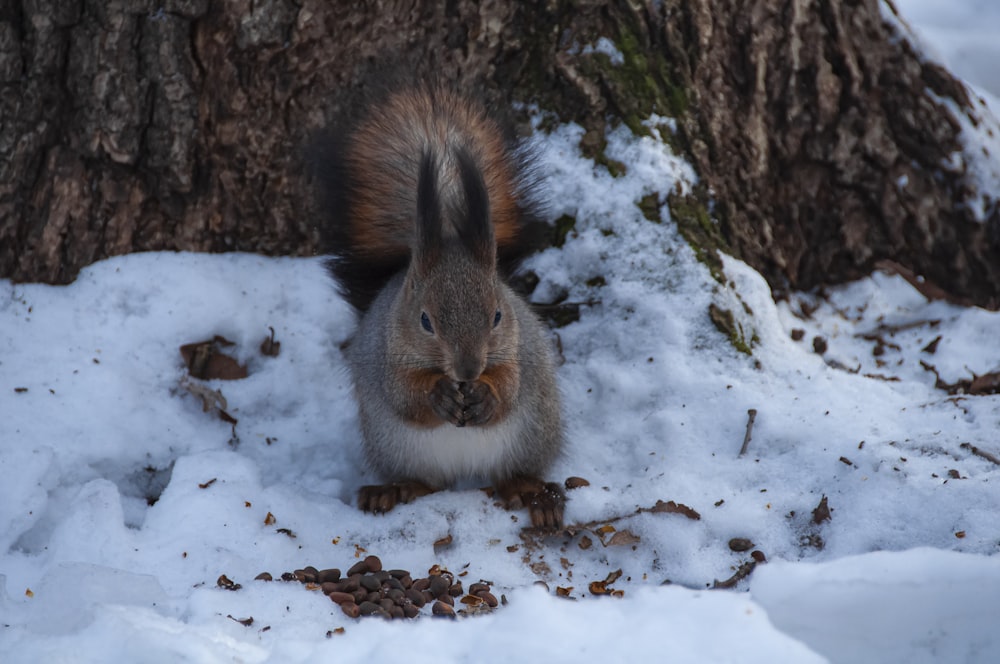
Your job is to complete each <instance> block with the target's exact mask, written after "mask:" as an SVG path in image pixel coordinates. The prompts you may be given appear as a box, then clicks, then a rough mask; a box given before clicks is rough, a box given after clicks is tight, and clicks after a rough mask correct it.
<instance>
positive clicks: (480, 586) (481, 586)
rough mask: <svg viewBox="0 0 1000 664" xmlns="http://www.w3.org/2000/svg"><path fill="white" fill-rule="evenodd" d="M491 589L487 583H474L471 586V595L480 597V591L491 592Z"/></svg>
mask: <svg viewBox="0 0 1000 664" xmlns="http://www.w3.org/2000/svg"><path fill="white" fill-rule="evenodd" d="M489 589H490V587H489V586H488V585H486V584H485V583H473V584H472V585H471V586H469V594H470V595H478V594H479V592H480V591H489Z"/></svg>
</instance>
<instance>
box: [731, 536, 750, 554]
mask: <svg viewBox="0 0 1000 664" xmlns="http://www.w3.org/2000/svg"><path fill="white" fill-rule="evenodd" d="M752 548H753V542H751V541H750V540H748V539H747V538H745V537H734V538H733V539H731V540H729V550H730V551H749V550H750V549H752Z"/></svg>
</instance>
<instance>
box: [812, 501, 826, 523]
mask: <svg viewBox="0 0 1000 664" xmlns="http://www.w3.org/2000/svg"><path fill="white" fill-rule="evenodd" d="M812 515H813V517H812V522H813V523H815V524H817V525H818V524H821V523H823V522H824V521H829V520H830V506H829V504H827V501H826V496H825V495H824V496H823V497H822V498H820V499H819V505H817V506H816V509H814V510H813V512H812Z"/></svg>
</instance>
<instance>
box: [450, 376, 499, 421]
mask: <svg viewBox="0 0 1000 664" xmlns="http://www.w3.org/2000/svg"><path fill="white" fill-rule="evenodd" d="M460 389H461V391H462V395H463V397H464V400H465V409H464V410H463V411H462V412H463V417H464V418H465V423H466V424H471V425H473V426H479V425H482V424H486V423H487V422H489V421H490V420H491V419H493V415H494V414H495V413H496V412H497V406H498V405H499V403H500V402H499V400H498V399H497V396H496V394H494V392H493V390H492V389H490V386H489V385H487V384H486V383H484V382H482V381H479V380H477V381H473V382H471V383H462V384H461V386H460Z"/></svg>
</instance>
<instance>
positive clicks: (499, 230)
mask: <svg viewBox="0 0 1000 664" xmlns="http://www.w3.org/2000/svg"><path fill="white" fill-rule="evenodd" d="M449 144H458V145H462V146H464V147H465V148H466V149H468V150H469V152H470V153H471V154H472V155H473V158H474V159H475V160H476V162H477V165H478V166H479V168H480V170H481V172H482V174H483V179H484V181H485V183H486V190H487V192H488V195H489V201H490V211H491V217H492V220H493V225H494V235H495V238H496V242H497V245H498V247H500V248H504V247H507V246H510V245H512V244H514V242H515V240H516V236H517V231H518V223H519V214H520V210H519V208H518V200H517V179H516V177H517V175H516V171H515V168H514V166H513V164H512V163H511V161H510V159H511V157H510V156H509V154H508V151H507V145H506V143H505V141H504V138H503V132H502V131H501V130H500V127H499V126H498V125H497V123H496V122H495V121H494V120H492V119H491V118H490V117H489V116H488V115H486V113H485V111H484V110H483V109H482V108H480V107H479V106H476V105H474V104H472V103H470V102H468V101H467V100H465V99H463V98H461V97H458V96H457V95H455V94H453V93H451V92H449V91H448V90H447V89H445V88H443V87H427V88H412V89H404V90H402V91H400V92H397V93H395V94H393V95H391V96H390V97H389V98H388V99H387V100H386V101H385V103H383V104H381V105H379V106H378V107H375V108H373V109H372V110H371V113H370V115H369V116H368V117H367V118H366V120H365V121H364V122H362V123H361V124H360V125H359V127H358V128H357V130H356V132H355V133H354V135H353V140H352V144H351V147H350V151H349V153H348V155H347V160H348V163H349V164H350V166H351V168H352V170H353V172H354V177H355V178H356V180H357V181H358V182H364V183H365V188H364V189H362V190H359V191H358V192H357V199H356V200H355V203H354V209H353V214H352V218H351V220H350V224H351V237H352V238H353V240H354V243H355V244H354V249H355V250H356V251H358V252H359V253H360V254H363V255H370V256H379V257H384V256H385V255H386V254H387V253H388V254H393V255H395V254H399V255H408V254H409V253H410V251H411V249H412V247H411V246H409V245H407V244H404V243H403V242H404V241H405V239H406V238H409V237H411V235H412V230H411V229H412V226H413V221H412V214H413V209H412V206H411V205H410V203H411V201H412V200H413V193H414V192H415V191H416V176H417V161H416V159H418V158H419V156H420V154H421V152H422V149H423V148H424V146H425V145H449ZM442 169H443V176H444V177H442V178H441V180H442V182H443V184H444V185H445V186H450V187H453V186H456V184H455V175H454V172H453V171H454V168H453V164H445V165H444V166H442ZM449 169H450V170H449Z"/></svg>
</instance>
